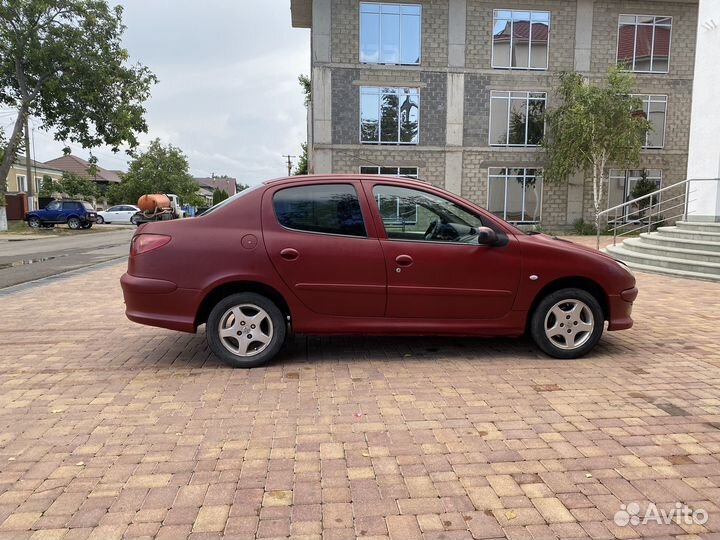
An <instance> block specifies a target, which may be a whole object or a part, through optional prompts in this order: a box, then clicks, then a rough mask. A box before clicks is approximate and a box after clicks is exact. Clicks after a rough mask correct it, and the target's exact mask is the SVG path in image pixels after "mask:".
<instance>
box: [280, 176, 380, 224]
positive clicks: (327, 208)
mask: <svg viewBox="0 0 720 540" xmlns="http://www.w3.org/2000/svg"><path fill="white" fill-rule="evenodd" d="M273 207H274V208H275V215H276V216H277V219H278V222H279V223H280V225H282V226H283V227H287V228H288V229H294V230H297V231H307V232H315V233H325V234H340V235H344V236H367V233H366V231H365V222H364V221H363V217H362V212H361V211H360V202H359V201H358V196H357V192H356V191H355V188H354V187H353V186H352V185H350V184H318V185H314V186H300V187H292V188H286V189H282V190H280V191H278V192H277V193H275V195H274V196H273Z"/></svg>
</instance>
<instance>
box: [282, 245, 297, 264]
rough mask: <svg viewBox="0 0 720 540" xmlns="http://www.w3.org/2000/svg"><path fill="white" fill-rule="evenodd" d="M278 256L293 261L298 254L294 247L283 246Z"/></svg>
mask: <svg viewBox="0 0 720 540" xmlns="http://www.w3.org/2000/svg"><path fill="white" fill-rule="evenodd" d="M280 256H281V257H282V258H283V259H285V260H286V261H294V260H296V259H297V258H298V257H299V256H300V254H299V253H298V252H297V250H296V249H293V248H285V249H283V250H282V251H281V252H280Z"/></svg>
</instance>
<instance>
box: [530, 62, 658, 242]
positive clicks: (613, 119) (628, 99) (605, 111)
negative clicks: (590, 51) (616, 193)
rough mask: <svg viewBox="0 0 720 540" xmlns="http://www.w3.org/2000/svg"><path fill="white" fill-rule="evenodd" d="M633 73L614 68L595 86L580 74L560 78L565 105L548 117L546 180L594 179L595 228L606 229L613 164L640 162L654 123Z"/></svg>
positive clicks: (565, 74)
mask: <svg viewBox="0 0 720 540" xmlns="http://www.w3.org/2000/svg"><path fill="white" fill-rule="evenodd" d="M634 90H635V79H634V77H633V75H632V73H629V72H627V71H623V70H622V69H620V68H617V67H613V68H611V69H610V71H609V72H608V77H607V81H606V82H605V83H604V84H602V85H599V84H592V83H590V82H588V81H587V80H585V79H584V78H583V77H582V75H580V74H578V73H563V74H562V75H560V89H559V95H560V98H561V105H560V106H559V107H558V108H557V109H555V110H553V111H550V112H548V113H547V114H546V121H547V138H545V139H544V140H543V146H544V147H545V150H546V152H547V155H546V165H545V171H544V179H545V181H546V182H565V181H567V179H568V177H569V176H570V175H572V174H574V173H575V172H577V171H584V172H586V173H589V174H591V175H592V180H593V208H594V211H595V228H596V230H597V231H599V230H600V216H599V213H600V211H601V206H602V201H603V193H604V189H605V184H606V183H607V178H608V172H609V167H610V165H614V166H617V167H619V168H627V167H630V166H632V165H635V164H637V163H638V162H639V160H640V150H641V148H642V145H643V142H644V141H645V134H646V133H647V131H648V129H650V123H649V122H648V121H647V119H645V117H644V115H643V114H642V113H641V111H642V103H641V101H640V100H639V99H637V98H635V97H633V96H632V95H631V94H632V93H633V92H634Z"/></svg>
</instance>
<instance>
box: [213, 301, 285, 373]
mask: <svg viewBox="0 0 720 540" xmlns="http://www.w3.org/2000/svg"><path fill="white" fill-rule="evenodd" d="M206 333H207V340H208V345H209V346H210V349H211V350H212V352H213V353H214V354H215V356H217V357H218V358H220V359H221V360H222V361H224V362H225V363H227V364H229V365H231V366H233V367H241V368H251V367H256V366H260V365H262V364H265V363H266V362H269V361H270V360H272V359H273V358H274V357H275V355H276V354H277V353H278V352H279V351H280V349H281V348H282V346H283V343H284V342H285V336H286V334H287V325H286V324H285V319H284V317H283V314H282V312H281V311H280V309H279V308H278V307H277V305H276V304H275V303H274V302H273V301H272V300H270V299H269V298H267V297H265V296H262V295H259V294H256V293H249V292H248V293H238V294H233V295H230V296H228V297H226V298H224V299H223V300H221V301H220V302H218V303H217V304H216V305H215V307H214V308H213V309H212V311H211V312H210V316H209V317H208V320H207V324H206Z"/></svg>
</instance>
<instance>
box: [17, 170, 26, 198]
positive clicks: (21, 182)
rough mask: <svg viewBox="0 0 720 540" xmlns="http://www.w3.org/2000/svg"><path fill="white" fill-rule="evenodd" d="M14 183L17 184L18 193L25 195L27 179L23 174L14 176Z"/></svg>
mask: <svg viewBox="0 0 720 540" xmlns="http://www.w3.org/2000/svg"><path fill="white" fill-rule="evenodd" d="M15 182H16V183H17V189H18V193H27V188H28V186H27V177H26V176H25V175H24V174H16V175H15Z"/></svg>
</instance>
